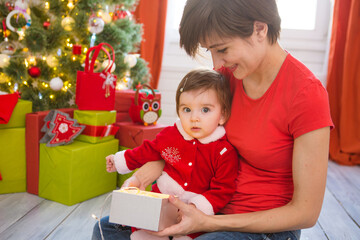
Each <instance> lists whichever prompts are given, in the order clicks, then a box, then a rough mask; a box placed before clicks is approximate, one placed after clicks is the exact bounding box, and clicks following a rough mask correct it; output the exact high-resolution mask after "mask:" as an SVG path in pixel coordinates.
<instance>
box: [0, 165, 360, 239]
mask: <svg viewBox="0 0 360 240" xmlns="http://www.w3.org/2000/svg"><path fill="white" fill-rule="evenodd" d="M107 195H108V194H105V195H102V196H99V197H97V198H93V199H91V200H88V201H85V202H82V203H79V204H76V205H74V206H70V207H69V206H65V205H62V204H59V203H56V202H52V201H48V200H45V199H42V198H39V197H38V196H35V195H32V194H28V193H14V194H3V195H0V239H1V240H3V239H13V240H22V239H26V240H28V239H35V240H37V239H61V240H62V239H66V240H69V239H76V240H81V239H91V233H92V227H93V225H94V224H95V223H96V220H94V219H93V218H92V217H91V215H92V214H93V213H94V214H95V215H98V216H99V215H100V212H101V209H102V206H103V204H104V200H105V198H106V197H107ZM109 205H110V199H109V200H108V201H106V204H105V206H104V208H103V210H104V212H103V215H108V213H109ZM359 225H360V166H355V167H347V166H340V165H337V164H336V163H334V162H332V161H330V162H329V171H328V181H327V189H326V193H325V200H324V205H323V208H322V211H321V215H320V218H319V220H318V223H317V224H316V226H315V227H313V228H310V229H305V230H303V231H302V236H301V240H305V239H311V240H312V239H314V240H323V239H324V240H326V239H330V240H343V239H344V240H345V239H346V240H347V239H354V240H355V239H356V240H358V239H360V226H359Z"/></svg>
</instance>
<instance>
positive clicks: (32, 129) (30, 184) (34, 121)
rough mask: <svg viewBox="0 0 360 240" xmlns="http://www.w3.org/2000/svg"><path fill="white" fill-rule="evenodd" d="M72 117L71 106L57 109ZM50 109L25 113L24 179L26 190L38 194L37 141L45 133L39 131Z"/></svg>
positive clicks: (72, 110)
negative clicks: (25, 180)
mask: <svg viewBox="0 0 360 240" xmlns="http://www.w3.org/2000/svg"><path fill="white" fill-rule="evenodd" d="M58 110H59V111H61V112H64V113H67V114H69V115H70V117H73V112H74V109H73V108H64V109H58ZM49 112H50V111H43V112H34V113H28V114H26V130H25V140H26V179H27V192H28V193H32V194H35V195H38V194H39V141H40V139H41V138H42V137H43V136H44V134H45V133H43V132H41V128H42V127H43V125H44V118H45V117H46V115H48V113H49Z"/></svg>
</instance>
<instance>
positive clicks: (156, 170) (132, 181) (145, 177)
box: [122, 160, 165, 190]
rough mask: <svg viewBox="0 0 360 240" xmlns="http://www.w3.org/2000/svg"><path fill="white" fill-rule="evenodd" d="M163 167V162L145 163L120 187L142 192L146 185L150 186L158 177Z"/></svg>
mask: <svg viewBox="0 0 360 240" xmlns="http://www.w3.org/2000/svg"><path fill="white" fill-rule="evenodd" d="M164 165H165V161H164V160H159V161H153V162H148V163H145V164H144V165H143V166H142V167H141V168H139V169H138V170H137V171H136V172H135V173H134V174H133V176H132V177H130V178H129V179H127V180H126V181H125V182H124V184H123V186H122V187H138V188H140V189H142V190H144V189H145V188H146V187H147V186H148V185H150V184H152V183H153V182H154V181H155V180H156V179H158V177H160V175H161V173H162V170H163V169H164Z"/></svg>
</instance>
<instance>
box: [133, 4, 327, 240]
mask: <svg viewBox="0 0 360 240" xmlns="http://www.w3.org/2000/svg"><path fill="white" fill-rule="evenodd" d="M280 21H281V20H280V17H279V14H278V10H277V6H276V1H275V0H188V1H187V3H186V6H185V9H184V13H183V17H182V20H181V24H180V45H181V46H182V47H183V48H184V49H185V51H186V52H187V53H188V54H189V55H191V56H195V55H196V53H197V50H198V48H199V47H204V48H206V49H208V50H209V51H210V52H211V55H212V59H213V63H214V68H215V69H216V70H219V71H220V72H222V73H223V74H224V75H226V76H227V77H228V78H229V81H230V84H231V89H232V93H233V101H232V110H231V116H230V119H229V121H228V122H227V124H226V125H225V129H226V132H227V136H228V139H229V141H230V142H231V143H232V144H233V145H234V146H235V148H236V149H237V150H238V152H239V154H240V156H241V158H240V163H239V174H238V178H237V180H236V185H237V186H236V192H235V194H234V196H233V198H232V200H231V201H230V203H229V204H227V206H226V207H225V208H224V209H223V210H221V212H222V213H223V214H222V215H214V216H208V215H204V214H203V213H201V212H200V211H198V210H197V209H196V208H194V207H193V206H191V205H187V204H185V203H183V202H181V201H179V200H177V199H174V198H171V199H170V200H171V201H172V202H173V204H174V205H175V206H177V207H178V208H179V209H180V211H181V214H182V220H181V222H180V223H179V224H176V225H173V226H171V227H169V228H167V229H164V230H163V231H161V232H158V233H154V234H156V235H157V236H179V235H186V234H189V233H192V232H199V231H204V232H209V233H206V234H204V235H202V236H200V237H198V238H197V239H299V238H300V230H299V229H302V228H308V227H311V226H313V225H314V224H315V223H316V221H317V219H318V216H319V213H320V210H321V206H322V202H323V197H324V191H325V184H326V172H327V161H328V149H329V132H330V129H331V128H332V127H333V123H332V121H331V117H330V110H329V103H328V96H327V92H326V90H325V88H324V87H323V86H322V84H321V82H320V81H319V80H318V79H317V78H316V77H315V76H314V75H313V74H312V73H311V72H310V71H309V70H308V69H307V68H306V67H305V66H304V65H303V64H302V63H301V62H299V61H298V60H297V59H295V58H294V57H293V56H292V55H291V54H290V53H288V52H286V51H285V50H284V49H282V48H281V46H280V45H279V43H278V41H277V40H278V38H279V34H280ZM162 167H163V163H162V162H154V163H151V164H147V165H145V166H144V167H143V168H142V169H140V170H139V171H138V172H137V174H135V176H134V177H133V178H132V179H130V180H129V181H128V182H127V184H129V185H137V186H141V185H147V184H149V183H151V181H152V180H154V179H156V177H157V176H159V175H160V173H161V170H162Z"/></svg>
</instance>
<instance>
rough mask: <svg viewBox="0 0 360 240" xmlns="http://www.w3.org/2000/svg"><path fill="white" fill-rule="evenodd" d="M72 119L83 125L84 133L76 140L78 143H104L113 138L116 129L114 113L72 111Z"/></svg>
mask: <svg viewBox="0 0 360 240" xmlns="http://www.w3.org/2000/svg"><path fill="white" fill-rule="evenodd" d="M74 119H76V120H77V121H78V123H79V124H82V125H85V126H86V127H85V129H84V131H83V132H82V133H81V134H80V135H79V136H78V137H77V138H76V140H78V141H82V142H89V143H100V142H106V141H109V140H111V139H114V138H115V133H116V132H117V130H118V127H115V126H114V125H113V123H115V121H116V111H87V110H74Z"/></svg>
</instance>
